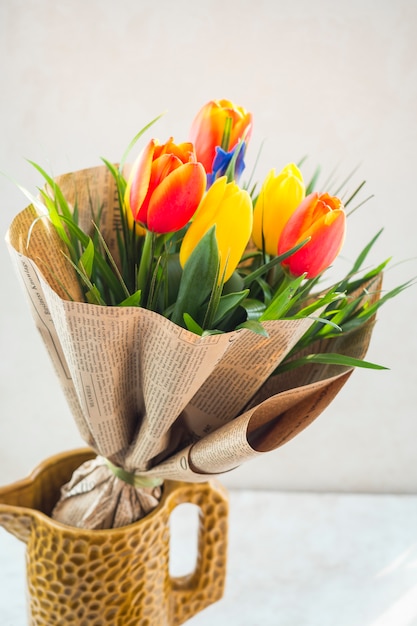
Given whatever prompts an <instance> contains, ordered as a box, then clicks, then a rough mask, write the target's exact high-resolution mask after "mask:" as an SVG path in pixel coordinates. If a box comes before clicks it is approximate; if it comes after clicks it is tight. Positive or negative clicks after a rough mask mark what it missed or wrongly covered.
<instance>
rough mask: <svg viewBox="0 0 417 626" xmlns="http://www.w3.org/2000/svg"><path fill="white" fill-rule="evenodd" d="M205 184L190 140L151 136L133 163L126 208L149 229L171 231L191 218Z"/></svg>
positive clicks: (203, 172) (204, 177)
mask: <svg viewBox="0 0 417 626" xmlns="http://www.w3.org/2000/svg"><path fill="white" fill-rule="evenodd" d="M205 188H206V173H205V171H204V168H203V166H202V165H201V163H198V162H197V159H196V156H195V153H194V150H193V146H192V144H190V143H182V144H175V143H173V140H172V138H171V139H169V140H168V141H167V143H165V144H159V142H158V141H157V140H156V139H151V141H150V142H149V144H148V145H147V146H146V148H145V149H144V150H143V152H142V153H141V154H140V155H139V157H138V159H137V160H136V162H135V163H134V165H133V167H132V171H131V173H130V176H129V179H128V182H127V187H126V192H125V204H126V209H127V210H130V211H131V213H132V215H133V219H134V220H135V221H136V222H138V223H140V224H141V225H143V226H145V228H147V229H148V230H150V231H152V232H156V233H169V232H174V231H177V230H180V229H181V228H182V227H183V226H185V225H186V224H187V223H188V222H189V221H190V219H191V217H192V216H193V215H194V213H195V211H196V209H197V207H198V205H199V204H200V200H201V198H202V197H203V194H204V191H205Z"/></svg>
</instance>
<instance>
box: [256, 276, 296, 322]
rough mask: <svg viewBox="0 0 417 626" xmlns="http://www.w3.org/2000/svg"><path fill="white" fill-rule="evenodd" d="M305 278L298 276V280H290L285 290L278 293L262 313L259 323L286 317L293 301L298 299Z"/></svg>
mask: <svg viewBox="0 0 417 626" xmlns="http://www.w3.org/2000/svg"><path fill="white" fill-rule="evenodd" d="M304 278H305V277H304V276H303V275H302V276H297V278H294V279H293V280H290V281H289V283H288V284H287V285H286V287H285V288H284V289H283V290H280V291H278V292H277V294H276V295H275V296H274V298H273V299H272V302H271V303H270V304H269V305H268V307H267V308H266V310H265V311H264V313H262V315H261V317H260V318H259V321H261V322H264V321H266V320H279V319H281V318H282V317H284V316H285V314H286V313H287V311H288V310H289V309H290V308H291V306H292V305H293V300H294V298H296V297H297V289H298V288H299V286H300V285H301V283H302V282H303V280H304Z"/></svg>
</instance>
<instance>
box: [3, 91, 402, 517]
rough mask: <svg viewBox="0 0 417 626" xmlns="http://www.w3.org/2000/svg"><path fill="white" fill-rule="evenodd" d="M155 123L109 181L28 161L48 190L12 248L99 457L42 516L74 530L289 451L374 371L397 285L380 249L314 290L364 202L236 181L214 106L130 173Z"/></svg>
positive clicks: (224, 115) (234, 113)
mask: <svg viewBox="0 0 417 626" xmlns="http://www.w3.org/2000/svg"><path fill="white" fill-rule="evenodd" d="M157 119H158V118H156V120H154V121H153V122H151V124H149V125H148V126H146V127H145V128H143V129H142V130H141V131H140V132H139V133H138V135H137V136H136V137H135V138H134V140H133V141H132V142H131V144H130V145H129V147H128V149H127V151H126V153H125V154H124V156H123V158H122V159H121V161H120V163H119V164H117V165H116V164H114V163H112V162H110V161H108V160H107V159H103V163H104V164H103V165H102V166H100V167H97V168H92V169H90V170H83V171H80V172H74V173H69V174H65V175H63V176H60V177H57V178H52V177H51V176H50V175H48V173H47V172H45V171H44V170H43V169H42V168H41V167H40V166H39V165H37V164H35V163H34V164H33V165H34V166H35V167H36V168H37V169H38V171H39V172H40V173H41V174H42V176H43V177H44V179H45V183H46V185H45V187H44V188H42V189H41V190H40V195H39V197H33V196H32V195H31V194H29V193H28V192H26V191H25V193H26V195H28V196H29V198H30V200H31V205H30V206H29V207H28V208H27V209H25V211H23V212H22V213H21V214H19V215H18V216H17V217H16V218H15V220H14V222H13V224H12V225H11V227H10V230H9V234H8V240H9V243H10V249H11V251H12V254H13V256H14V258H15V260H16V262H17V265H18V269H19V270H20V274H21V276H22V278H23V281H24V284H25V285H26V287H27V291H28V294H29V297H30V302H31V304H32V306H33V308H34V311H35V313H36V315H35V319H37V320H39V319H41V323H39V324H38V327H39V329H40V331H41V333H42V336H43V337H44V340H45V343H46V344H47V346H48V348H49V351H50V354H51V357H52V359H53V362H54V363H55V366H56V369H57V372H58V375H59V377H60V380H61V383H62V385H63V388H64V391H65V393H66V396H67V398H68V401H69V403H70V406H71V409H72V411H73V414H74V417H75V419H76V422H77V425H78V427H79V429H80V432H81V434H82V436H83V438H84V439H85V441H86V442H87V443H88V444H89V445H90V446H91V447H93V448H94V450H95V451H96V452H97V458H96V459H94V461H90V462H88V463H87V464H84V466H83V467H81V468H79V470H77V472H75V474H74V476H73V479H72V480H71V482H70V483H69V484H68V485H66V486H65V487H64V489H63V495H62V499H61V501H60V503H58V505H57V507H56V510H55V515H56V518H57V519H59V520H61V521H66V522H68V523H71V524H74V525H80V526H88V527H103V525H104V524H105V523H106V522H105V520H108V519H109V518H111V519H112V524H113V525H114V526H117V525H122V524H125V523H129V522H132V521H134V520H136V519H139V518H140V517H141V516H143V515H146V514H147V513H148V512H149V511H150V510H152V508H153V507H154V506H155V505H156V504H157V502H158V498H159V497H160V492H161V485H162V484H163V481H164V480H165V479H170V478H174V479H179V480H181V479H182V480H189V481H204V480H207V479H208V477H210V476H212V475H218V474H221V473H222V472H224V471H228V470H230V469H232V468H234V467H236V466H238V465H240V464H241V463H242V462H244V461H246V460H248V459H250V458H253V457H255V456H258V455H259V454H261V453H263V452H266V451H269V450H274V449H276V448H277V447H279V446H280V445H282V444H283V443H285V442H286V441H288V440H289V439H291V438H292V437H293V436H295V435H296V434H297V433H298V432H300V431H301V430H302V429H303V428H305V427H306V426H307V425H308V424H309V423H311V421H312V420H313V419H315V418H316V417H317V416H318V415H319V414H320V413H321V411H322V410H323V409H324V408H325V407H326V406H327V405H328V404H329V402H331V400H332V399H333V398H334V396H335V395H336V393H337V392H338V391H339V389H340V388H341V387H342V385H343V384H344V383H345V382H346V380H347V379H348V377H349V376H350V374H351V372H352V368H353V367H355V366H358V365H360V366H364V367H380V366H377V365H374V364H371V363H367V362H366V361H364V360H363V359H364V356H365V353H366V350H367V347H368V343H369V339H370V335H371V332H372V325H373V321H374V318H375V313H376V311H377V309H378V308H379V307H380V306H381V304H383V303H384V302H385V301H386V300H387V299H389V298H392V297H394V296H395V295H397V294H398V293H399V292H400V291H401V290H402V289H404V288H405V286H406V284H404V285H401V286H399V287H397V288H396V289H394V290H393V291H391V292H389V293H386V294H384V295H383V296H382V295H381V276H382V272H383V269H384V268H385V266H386V264H387V261H384V262H382V263H381V264H379V265H378V266H377V267H374V268H368V269H366V270H363V269H362V268H363V265H364V262H365V259H366V257H367V254H368V252H369V250H370V249H371V247H372V245H373V243H374V241H375V240H376V238H377V236H378V234H377V235H376V236H375V238H374V239H373V241H371V242H370V243H369V244H368V245H366V247H364V249H363V250H362V251H361V252H360V254H359V255H358V258H357V260H356V262H355V263H354V264H353V266H352V268H351V270H350V271H349V272H348V274H347V275H345V276H343V277H342V278H340V279H339V280H338V281H337V282H335V283H334V284H333V285H331V286H330V287H326V288H323V287H322V286H321V283H320V281H321V279H322V277H323V275H324V274H325V272H326V269H327V268H328V267H329V266H330V265H331V264H332V263H333V261H334V260H335V258H336V257H337V255H338V254H339V252H340V250H341V248H342V245H343V241H344V238H345V230H346V207H347V205H349V204H350V203H351V202H352V201H353V199H354V198H355V197H356V195H357V192H358V190H359V189H360V187H361V186H360V187H359V188H358V189H357V190H356V191H354V192H353V193H351V196H350V198H349V199H348V200H346V201H345V202H344V203H343V202H342V199H341V198H339V197H337V196H335V195H332V193H331V192H330V191H329V190H320V191H317V190H316V189H315V187H316V184H317V175H314V176H313V178H312V180H311V181H310V182H308V183H306V182H305V181H304V179H303V176H302V173H301V170H300V166H297V165H296V164H294V163H290V164H288V165H286V166H285V167H284V168H283V169H282V171H280V172H279V173H278V174H276V172H275V170H274V169H273V170H271V171H270V172H269V174H268V175H267V177H266V179H265V180H264V182H263V183H262V184H261V185H259V186H258V185H256V184H255V185H253V186H252V187H251V186H250V183H244V182H242V180H243V174H244V171H245V154H246V150H247V148H248V145H249V142H250V138H251V134H252V122H253V120H252V115H251V114H250V113H249V112H247V111H246V110H245V109H244V108H242V107H240V106H235V105H234V104H233V103H232V102H230V101H227V100H220V101H212V102H209V103H208V104H206V105H205V106H203V108H202V109H201V110H200V111H199V113H198V114H197V116H196V117H195V119H194V121H193V123H192V124H191V131H190V137H189V141H188V142H185V143H179V144H177V143H175V142H174V140H173V138H170V139H168V141H167V142H166V143H163V144H161V143H160V142H159V141H157V140H156V139H151V140H150V141H148V142H147V143H146V145H145V146H144V147H143V149H142V151H141V152H140V154H139V156H138V157H137V159H136V161H134V163H133V165H131V166H130V165H128V164H127V157H128V155H129V154H130V152H131V151H132V149H133V148H134V147H135V146H136V144H137V142H138V141H141V140H142V138H143V135H144V133H145V132H147V131H148V130H149V128H150V127H151V125H152V124H154V123H155V122H156V121H157ZM34 294H35V295H34ZM109 494H111V497H110V496H109ZM103 502H105V504H103ZM92 503H93V504H94V503H97V505H96V506H92ZM109 507H110V509H111V514H109ZM112 507H114V510H113V508H112ZM116 509H117V510H116Z"/></svg>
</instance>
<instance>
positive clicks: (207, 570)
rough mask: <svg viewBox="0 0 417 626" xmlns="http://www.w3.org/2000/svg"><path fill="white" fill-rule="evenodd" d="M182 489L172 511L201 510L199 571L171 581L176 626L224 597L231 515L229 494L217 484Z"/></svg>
mask: <svg viewBox="0 0 417 626" xmlns="http://www.w3.org/2000/svg"><path fill="white" fill-rule="evenodd" d="M179 485H180V486H179V487H177V488H176V489H175V495H176V498H175V503H174V505H173V507H172V510H173V509H174V508H175V507H176V506H178V505H179V504H184V503H191V504H195V505H197V506H198V507H199V509H200V517H199V533H198V554H197V563H196V568H195V570H194V572H192V573H191V574H188V575H186V576H181V577H176V578H171V589H172V591H173V595H174V614H175V616H174V622H173V623H174V624H175V625H179V624H182V623H184V622H185V621H187V620H188V619H189V618H190V617H192V616H193V615H195V614H196V613H198V612H199V611H201V610H202V609H204V608H205V607H207V606H208V605H210V604H212V603H213V602H216V601H217V600H220V598H221V597H222V596H223V591H224V585H225V580H226V563H227V532H228V513H229V501H228V496H227V491H226V489H225V488H224V487H223V486H222V485H221V484H220V483H218V482H217V481H208V482H205V483H197V484H196V483H194V484H192V485H190V484H187V483H179ZM171 512H172V511H171Z"/></svg>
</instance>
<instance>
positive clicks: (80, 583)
mask: <svg viewBox="0 0 417 626" xmlns="http://www.w3.org/2000/svg"><path fill="white" fill-rule="evenodd" d="M93 456H94V453H93V452H92V451H91V450H85V449H83V450H77V451H73V452H68V453H67V452H66V453H62V454H58V455H56V456H54V457H51V458H49V459H47V460H46V461H44V462H43V463H41V464H40V465H39V466H38V467H37V468H36V469H35V470H34V472H33V473H32V474H31V475H30V476H29V477H28V478H26V479H24V480H21V481H19V482H16V483H14V484H12V485H9V486H7V487H3V488H0V524H1V525H2V526H3V527H4V528H5V529H6V530H8V531H9V532H11V533H13V534H14V535H15V536H16V537H17V538H18V539H20V540H22V541H24V542H25V543H26V544H27V546H26V550H27V558H26V563H27V587H28V613H29V624H30V626H52V625H54V626H66V625H67V624H68V625H73V626H172V625H174V626H176V625H179V624H183V623H184V622H186V621H187V620H188V619H189V618H191V617H192V616H193V615H195V614H196V613H197V612H199V611H201V610H202V609H204V608H205V607H207V606H208V605H209V604H212V603H213V602H216V601H217V600H219V599H220V598H221V597H222V595H223V591H224V583H225V570H226V558H227V555H226V550H227V516H228V500H227V494H226V492H225V490H224V489H223V487H222V486H221V485H220V484H218V483H217V482H206V483H198V484H190V483H181V482H174V481H166V482H165V483H164V487H163V496H162V499H161V502H160V504H159V505H158V506H157V508H156V509H155V510H154V511H152V513H150V514H149V515H147V516H146V517H145V518H143V519H141V520H139V521H138V522H135V523H133V524H131V525H129V526H124V527H122V528H117V529H111V530H84V529H80V528H75V527H72V526H67V525H65V524H61V523H59V522H57V521H54V520H53V519H52V518H51V517H50V513H51V511H52V509H53V506H54V504H55V503H56V501H57V500H58V498H59V490H60V487H61V486H62V485H63V484H64V483H66V482H67V481H68V480H69V478H70V477H71V474H72V472H73V470H74V469H75V468H76V467H78V466H79V465H81V463H83V462H84V461H86V460H87V459H89V458H92V457H93ZM182 503H193V504H195V505H197V506H198V507H199V509H200V518H199V519H200V522H199V523H200V525H199V535H198V557H197V563H196V567H195V571H194V572H192V573H191V574H189V575H187V576H182V577H171V576H170V573H169V552H170V531H169V522H170V515H171V513H172V511H173V510H174V509H175V507H176V506H178V505H179V504H182Z"/></svg>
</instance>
